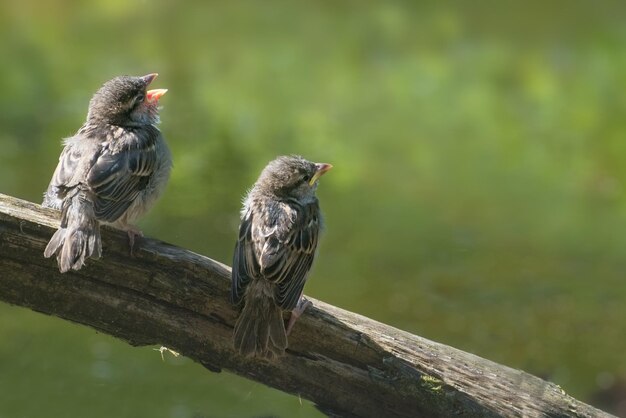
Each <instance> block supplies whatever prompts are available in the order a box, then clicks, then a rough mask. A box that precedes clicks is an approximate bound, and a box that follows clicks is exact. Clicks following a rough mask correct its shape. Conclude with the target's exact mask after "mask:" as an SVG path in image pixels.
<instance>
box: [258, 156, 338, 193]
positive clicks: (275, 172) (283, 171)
mask: <svg viewBox="0 0 626 418" xmlns="http://www.w3.org/2000/svg"><path fill="white" fill-rule="evenodd" d="M331 168H333V166H332V165H330V164H326V163H313V162H311V161H307V160H305V159H304V158H302V157H300V156H297V155H291V156H282V157H278V158H276V159H275V160H273V161H271V162H270V163H269V164H268V165H267V166H266V167H265V169H263V172H262V173H261V176H260V177H259V180H258V181H257V183H256V186H255V187H257V188H258V189H260V190H261V191H263V192H267V193H271V194H273V195H276V196H279V197H293V198H296V199H306V198H307V197H313V196H314V195H315V190H316V189H317V183H318V180H319V178H320V177H321V176H322V175H323V174H324V173H326V172H327V171H328V170H330V169H331Z"/></svg>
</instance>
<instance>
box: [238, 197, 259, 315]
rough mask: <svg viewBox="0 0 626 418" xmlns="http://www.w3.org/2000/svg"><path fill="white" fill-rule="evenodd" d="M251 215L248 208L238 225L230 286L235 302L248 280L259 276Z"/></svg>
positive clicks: (241, 296) (239, 297)
mask: <svg viewBox="0 0 626 418" xmlns="http://www.w3.org/2000/svg"><path fill="white" fill-rule="evenodd" d="M253 216H254V215H253V213H252V210H251V209H248V210H247V211H246V213H245V214H244V215H243V217H242V219H241V224H240V225H239V238H238V239H237V244H236V245H235V252H234V255H233V268H232V286H231V300H232V302H233V303H235V304H239V303H240V302H241V300H242V298H243V296H244V294H245V290H246V287H247V286H248V283H250V280H252V279H253V278H254V277H259V276H260V272H259V262H258V260H257V257H256V255H255V253H254V243H253V241H252V223H253V222H252V221H253Z"/></svg>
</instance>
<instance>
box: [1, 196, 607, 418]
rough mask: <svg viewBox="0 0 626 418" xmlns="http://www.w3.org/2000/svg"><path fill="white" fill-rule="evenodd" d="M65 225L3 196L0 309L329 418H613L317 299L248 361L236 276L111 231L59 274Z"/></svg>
mask: <svg viewBox="0 0 626 418" xmlns="http://www.w3.org/2000/svg"><path fill="white" fill-rule="evenodd" d="M58 216H59V215H58V213H57V212H55V211H53V210H50V209H45V208H42V207H40V206H39V205H35V204H33V203H29V202H25V201H22V200H19V199H15V198H12V197H10V196H5V195H0V300H2V301H5V302H8V303H12V304H15V305H21V306H26V307H29V308H31V309H33V310H35V311H38V312H43V313H45V314H48V315H56V316H59V317H61V318H64V319H67V320H70V321H74V322H78V323H81V324H85V325H89V326H91V327H93V328H95V329H97V330H99V331H102V332H105V333H107V334H110V335H113V336H114V337H117V338H121V339H123V340H125V341H127V342H128V343H130V344H132V345H134V346H139V345H154V344H157V345H160V344H162V345H165V346H167V347H169V348H172V349H174V350H176V351H178V352H180V353H181V354H183V355H185V356H187V357H189V358H192V359H194V360H195V361H198V362H200V363H201V364H203V365H204V366H205V367H206V368H208V369H209V370H211V371H214V372H219V371H221V369H226V370H229V371H232V372H234V373H237V374H239V375H241V376H245V377H247V378H249V379H253V380H256V381H259V382H262V383H264V384H266V385H269V386H272V387H275V388H277V389H280V390H282V391H285V392H288V393H292V394H297V395H299V396H301V397H303V398H306V399H310V400H312V401H313V402H315V403H316V405H317V406H318V408H320V409H321V410H322V411H324V412H325V413H327V414H329V415H331V416H359V417H366V416H372V417H451V416H467V417H496V416H506V417H517V416H519V417H522V416H523V417H599V416H610V415H608V414H605V413H603V412H601V411H599V410H597V409H595V408H593V407H591V406H589V405H586V404H584V403H582V402H579V401H577V400H576V399H573V398H572V397H570V396H568V395H567V394H565V393H564V392H563V391H562V390H561V389H560V388H559V387H558V386H557V385H555V384H553V383H549V382H546V381H544V380H541V379H539V378H537V377H534V376H532V375H529V374H527V373H524V372H522V371H519V370H513V369H511V368H509V367H506V366H502V365H499V364H496V363H494V362H491V361H489V360H485V359H482V358H480V357H477V356H475V355H472V354H468V353H465V352H463V351H460V350H457V349H455V348H452V347H448V346H446V345H443V344H439V343H435V342H432V341H429V340H426V339H424V338H421V337H418V336H415V335H411V334H409V333H407V332H404V331H400V330H398V329H396V328H392V327H390V326H388V325H385V324H381V323H379V322H376V321H373V320H371V319H369V318H366V317H363V316H361V315H358V314H355V313H352V312H348V311H345V310H343V309H339V308H336V307H334V306H331V305H328V304H326V303H323V302H320V301H317V300H314V299H311V298H310V300H311V301H312V302H313V307H311V308H309V309H308V310H307V311H306V313H305V314H304V315H303V316H302V317H301V318H300V320H299V321H298V324H297V325H296V327H295V328H294V332H293V333H292V335H291V336H290V338H289V343H290V346H289V349H288V352H287V355H286V356H284V357H283V358H281V359H280V360H279V361H275V362H269V361H264V360H255V359H246V358H242V357H240V356H239V355H237V354H236V353H235V352H234V351H233V348H232V342H231V341H232V340H231V339H232V330H233V324H234V322H235V318H236V312H235V310H233V308H232V307H231V306H230V303H229V301H228V294H229V286H230V283H229V282H230V268H229V267H228V266H225V265H223V264H220V263H218V262H216V261H213V260H211V259H209V258H207V257H204V256H201V255H198V254H195V253H192V252H190V251H187V250H184V249H181V248H177V247H175V246H172V245H169V244H166V243H163V242H160V241H156V240H153V239H143V240H141V241H140V243H139V245H138V246H137V247H139V248H136V255H135V257H134V258H131V257H130V256H129V255H128V245H127V240H126V235H125V234H124V233H122V232H119V231H115V230H113V229H109V228H103V231H102V232H103V234H102V236H103V247H104V252H103V258H102V259H100V260H90V261H89V262H88V265H87V266H86V267H85V268H83V269H82V270H80V271H78V272H72V273H66V274H60V273H59V271H58V269H57V265H56V260H54V259H44V258H43V255H42V254H43V250H44V248H45V246H46V243H47V241H48V240H49V239H50V237H51V235H52V233H53V232H54V229H55V228H56V227H57V226H58ZM231 244H232V243H225V244H224V245H229V246H230V245H231Z"/></svg>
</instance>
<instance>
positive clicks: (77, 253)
mask: <svg viewBox="0 0 626 418" xmlns="http://www.w3.org/2000/svg"><path fill="white" fill-rule="evenodd" d="M156 77H157V74H156V73H154V74H148V75H145V76H143V77H131V76H121V77H116V78H114V79H112V80H109V81H107V82H106V83H104V85H102V87H101V88H100V89H99V90H98V91H97V92H96V94H94V96H93V97H92V98H91V101H90V102H89V112H88V114H87V120H86V122H85V123H84V125H83V126H82V127H81V128H80V129H79V130H78V132H77V133H76V134H75V135H74V136H72V137H69V138H66V139H65V140H64V148H63V151H62V152H61V156H60V157H59V163H58V165H57V168H56V170H55V171H54V174H53V175H52V180H51V181H50V185H49V186H48V189H47V190H46V192H45V193H44V200H43V205H44V206H47V207H51V208H55V209H58V210H60V211H61V226H60V227H59V229H58V230H57V231H56V232H55V234H54V235H53V236H52V238H51V239H50V242H49V243H48V246H47V247H46V249H45V251H44V256H45V257H51V256H53V255H55V254H56V259H57V263H58V266H59V270H60V271H61V273H65V272H67V271H69V270H79V269H80V268H81V267H83V265H85V260H86V259H87V258H89V257H92V258H99V257H100V256H101V254H102V244H101V240H100V224H101V223H102V224H107V225H112V226H114V227H116V228H119V229H122V230H124V231H126V232H127V234H128V238H129V243H130V248H131V254H132V251H133V246H134V241H135V237H136V236H143V235H142V233H141V231H140V230H139V229H138V228H137V227H136V226H134V225H133V222H135V221H136V220H137V219H138V218H139V217H141V216H142V215H144V214H145V213H146V212H147V211H148V210H149V209H150V208H151V207H152V206H153V205H154V203H155V202H156V200H157V199H158V198H159V197H160V195H161V194H162V192H163V190H164V189H165V185H166V184H167V181H168V179H169V175H170V170H171V167H172V157H171V154H170V151H169V149H168V147H167V144H166V143H165V139H164V138H163V135H161V132H160V131H159V129H158V128H157V124H158V123H159V99H160V98H161V96H163V95H164V94H165V92H166V91H167V90H166V89H155V90H148V89H147V88H148V86H149V85H150V83H152V82H153V81H154V79H155V78H156Z"/></svg>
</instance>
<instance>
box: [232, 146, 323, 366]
mask: <svg viewBox="0 0 626 418" xmlns="http://www.w3.org/2000/svg"><path fill="white" fill-rule="evenodd" d="M331 168H332V165H330V164H322V163H317V164H316V163H312V162H310V161H307V160H305V159H304V158H302V157H298V156H290V157H278V158H277V159H275V160H274V161H272V162H270V163H269V164H268V165H267V167H265V169H264V170H263V172H262V173H261V176H260V177H259V179H258V180H257V182H256V183H255V185H254V187H253V188H252V190H250V192H249V193H248V196H247V197H246V199H245V202H244V207H243V209H242V211H241V225H240V226H239V239H238V241H237V245H236V246H235V255H234V258H233V270H232V288H231V298H232V301H233V303H234V304H236V305H241V304H243V307H242V309H241V313H240V315H239V318H238V319H237V323H236V325H235V332H234V344H235V348H236V349H237V350H239V352H240V353H241V354H244V355H246V356H261V357H266V358H272V357H275V356H279V355H281V354H283V353H284V351H285V349H286V348H287V335H288V334H289V332H290V331H291V327H292V326H293V324H294V323H295V321H296V319H297V318H298V316H300V315H301V314H302V312H304V310H305V309H306V307H307V305H308V304H309V302H308V301H306V299H304V298H303V297H302V289H303V288H304V283H305V282H306V278H307V275H308V272H309V270H310V268H311V265H312V264H313V259H314V258H315V252H316V251H315V250H316V248H317V241H318V236H319V232H320V228H321V226H322V220H321V214H320V208H319V203H318V200H317V197H315V189H317V180H318V179H319V178H320V176H322V175H323V174H324V173H326V172H327V171H328V170H330V169H331ZM283 311H292V315H291V319H290V322H289V325H288V326H287V329H286V330H285V325H284V322H283Z"/></svg>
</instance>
